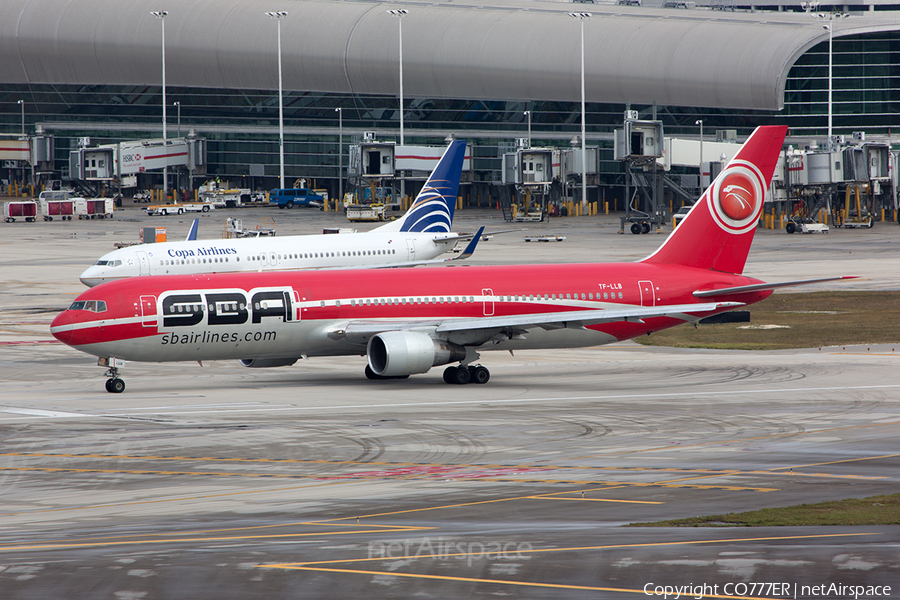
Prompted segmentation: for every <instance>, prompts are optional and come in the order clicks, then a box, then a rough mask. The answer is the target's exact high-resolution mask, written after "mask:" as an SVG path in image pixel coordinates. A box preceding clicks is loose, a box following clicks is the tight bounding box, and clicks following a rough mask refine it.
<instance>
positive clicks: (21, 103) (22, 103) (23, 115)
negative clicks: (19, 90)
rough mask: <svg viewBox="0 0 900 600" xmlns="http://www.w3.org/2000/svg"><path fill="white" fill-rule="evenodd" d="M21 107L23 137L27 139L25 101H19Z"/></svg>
mask: <svg viewBox="0 0 900 600" xmlns="http://www.w3.org/2000/svg"><path fill="white" fill-rule="evenodd" d="M19 106H21V107H22V137H25V101H24V100H19Z"/></svg>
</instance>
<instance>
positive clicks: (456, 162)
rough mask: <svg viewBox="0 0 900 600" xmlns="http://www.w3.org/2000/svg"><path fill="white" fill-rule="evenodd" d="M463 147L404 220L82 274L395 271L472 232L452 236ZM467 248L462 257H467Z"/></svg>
mask: <svg viewBox="0 0 900 600" xmlns="http://www.w3.org/2000/svg"><path fill="white" fill-rule="evenodd" d="M465 150H466V142H464V141H454V142H451V143H450V145H449V146H448V147H447V149H446V150H445V151H444V155H443V156H442V157H441V160H440V161H439V162H438V164H437V166H435V168H434V171H432V173H431V176H430V177H429V178H428V181H427V182H426V183H425V186H424V187H423V188H422V191H421V192H419V195H418V196H417V197H416V200H415V202H414V203H413V204H412V206H411V207H410V208H409V210H408V211H407V212H406V214H405V215H403V217H402V218H400V219H398V220H396V221H392V222H390V223H386V224H384V225H381V226H380V227H376V228H375V229H373V230H371V231H369V232H366V233H360V234H341V235H333V234H332V235H295V236H286V237H273V238H268V237H267V238H244V239H237V240H196V236H195V239H194V240H193V241H191V240H186V241H183V242H163V243H159V244H142V245H139V246H130V247H127V248H121V249H119V250H114V251H113V252H110V253H108V254H105V255H103V256H102V257H101V258H100V260H98V261H97V262H96V263H95V264H93V265H91V266H90V267H88V269H87V270H85V271H84V273H82V274H81V282H82V283H84V284H85V285H86V286H88V287H94V286H95V285H99V284H101V283H104V282H107V281H112V280H115V279H124V278H126V277H134V276H137V275H188V274H203V273H236V272H241V271H276V270H287V269H335V268H351V267H357V268H379V267H401V266H413V265H418V264H424V263H428V262H444V261H443V260H439V261H434V259H435V258H436V257H437V256H439V255H441V254H443V253H444V252H448V251H449V250H452V249H453V248H454V247H455V246H456V243H457V242H458V241H460V240H468V239H472V238H473V235H471V234H469V235H465V234H463V235H461V234H458V233H453V232H451V231H450V227H451V224H452V222H453V209H454V208H455V206H456V194H457V191H458V189H459V178H460V172H461V171H462V163H463V158H464V155H465ZM472 249H473V247H472V246H470V247H469V248H467V249H466V252H464V253H463V254H461V255H460V256H457V257H454V258H451V259H447V260H458V259H464V258H467V257H468V256H470V255H471V252H470V250H472Z"/></svg>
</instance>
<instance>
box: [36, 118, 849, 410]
mask: <svg viewBox="0 0 900 600" xmlns="http://www.w3.org/2000/svg"><path fill="white" fill-rule="evenodd" d="M785 134H786V128H785V127H775V126H772V127H760V128H758V129H757V130H756V131H755V132H754V133H753V135H752V136H751V137H750V138H749V139H748V140H747V142H746V143H745V144H744V146H743V147H742V148H741V150H740V151H739V152H738V154H737V156H736V157H735V158H734V159H733V160H732V161H731V162H730V163H729V164H728V165H727V167H726V168H725V169H724V170H723V171H722V173H721V174H720V175H719V176H718V177H717V178H716V180H715V182H713V184H712V186H710V188H709V189H708V190H707V191H706V193H705V194H704V195H703V196H702V197H701V199H700V200H699V201H698V202H697V203H696V204H695V205H694V207H693V208H692V210H691V211H690V213H689V214H688V215H687V217H686V218H685V219H684V220H683V221H682V223H681V224H680V225H679V226H678V228H677V229H676V230H675V231H674V232H672V233H671V234H670V235H669V237H668V238H667V239H666V240H665V242H664V243H663V244H662V246H661V247H660V248H659V249H658V250H656V252H654V253H653V254H652V255H650V256H648V257H647V258H645V259H643V260H640V261H638V262H635V263H606V264H603V263H598V264H568V265H554V264H548V265H520V266H484V267H476V266H471V267H455V268H425V269H413V270H409V269H402V270H390V271H374V270H354V271H317V272H311V271H294V272H289V271H282V272H268V273H267V272H261V273H232V274H206V275H171V276H149V277H135V278H131V279H125V280H120V281H114V282H110V283H105V284H102V285H99V286H97V287H95V288H92V289H90V290H88V291H86V292H84V293H83V294H81V295H80V296H79V297H78V298H77V300H76V301H75V302H74V303H73V304H72V305H71V306H70V307H69V308H68V309H67V310H65V311H64V312H62V313H61V314H60V315H58V316H57V317H56V319H54V321H53V323H52V325H51V332H52V333H53V335H54V336H55V337H56V338H57V339H59V340H60V341H62V342H64V343H65V344H68V345H70V346H72V347H73V348H76V349H78V350H81V351H82V352H87V353H89V354H94V355H96V356H98V357H100V360H99V361H98V364H100V365H101V366H105V367H107V368H108V370H107V372H106V376H107V377H109V379H108V380H107V383H106V389H107V390H108V391H110V392H115V393H118V392H121V391H123V390H124V388H125V383H124V382H123V381H122V379H121V378H120V377H119V368H120V367H121V366H122V364H123V361H145V362H170V361H203V360H224V359H239V360H240V362H241V364H242V365H244V366H246V367H278V366H286V365H291V364H293V363H295V362H296V361H297V360H298V359H300V358H307V357H314V356H335V355H366V356H367V358H368V365H367V367H366V375H367V376H368V377H369V378H370V379H382V378H405V377H408V376H409V375H413V374H417V373H425V372H427V371H428V370H429V369H431V368H432V367H435V366H438V365H451V366H449V367H447V368H446V369H445V370H444V380H445V381H446V382H447V383H457V384H463V383H468V382H470V381H472V382H475V383H486V382H487V381H488V379H489V378H490V373H489V371H488V370H487V368H485V367H484V366H481V365H476V364H473V363H475V361H476V360H478V359H479V357H480V354H479V353H480V352H482V351H484V350H520V349H549V348H573V347H583V346H596V345H600V344H608V343H612V342H617V341H620V340H626V339H630V338H634V337H638V336H642V335H647V334H650V333H652V332H654V331H659V330H662V329H666V328H669V327H673V326H675V325H678V324H680V323H686V322H696V321H698V320H700V319H701V318H704V317H708V316H711V315H713V314H716V313H719V312H723V311H725V310H728V309H730V308H733V307H735V306H741V305H745V304H751V303H754V302H758V301H760V300H763V299H764V298H766V297H768V296H769V295H770V294H771V293H772V290H773V289H774V288H778V287H783V286H788V285H798V284H802V283H811V282H812V281H813V280H806V281H792V282H782V283H774V284H773V283H764V282H762V281H760V280H758V279H752V278H749V277H744V276H742V275H741V273H742V271H743V268H744V263H745V261H746V259H747V254H748V252H749V249H750V244H751V241H752V240H753V233H754V230H755V228H756V226H757V223H758V221H759V217H760V214H761V213H762V209H763V199H764V197H765V191H766V188H767V186H768V184H769V182H770V180H771V177H772V172H773V170H774V168H775V163H776V161H777V158H778V154H779V152H780V150H781V147H782V144H783V142H784V137H785ZM833 279H840V278H833ZM815 281H824V280H822V279H819V280H815ZM453 363H460V364H459V365H455V364H453Z"/></svg>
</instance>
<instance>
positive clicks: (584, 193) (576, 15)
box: [569, 12, 591, 208]
mask: <svg viewBox="0 0 900 600" xmlns="http://www.w3.org/2000/svg"><path fill="white" fill-rule="evenodd" d="M569 16H570V17H572V18H573V19H577V20H579V21H581V206H582V208H586V207H587V177H586V174H587V144H586V142H585V139H584V136H585V126H584V112H585V110H584V22H585V21H587V20H588V19H590V18H591V13H588V12H579V13H569Z"/></svg>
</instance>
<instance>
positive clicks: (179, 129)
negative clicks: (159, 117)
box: [172, 102, 181, 137]
mask: <svg viewBox="0 0 900 600" xmlns="http://www.w3.org/2000/svg"><path fill="white" fill-rule="evenodd" d="M172 104H174V105H175V108H177V109H178V137H181V102H173V103H172Z"/></svg>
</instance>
